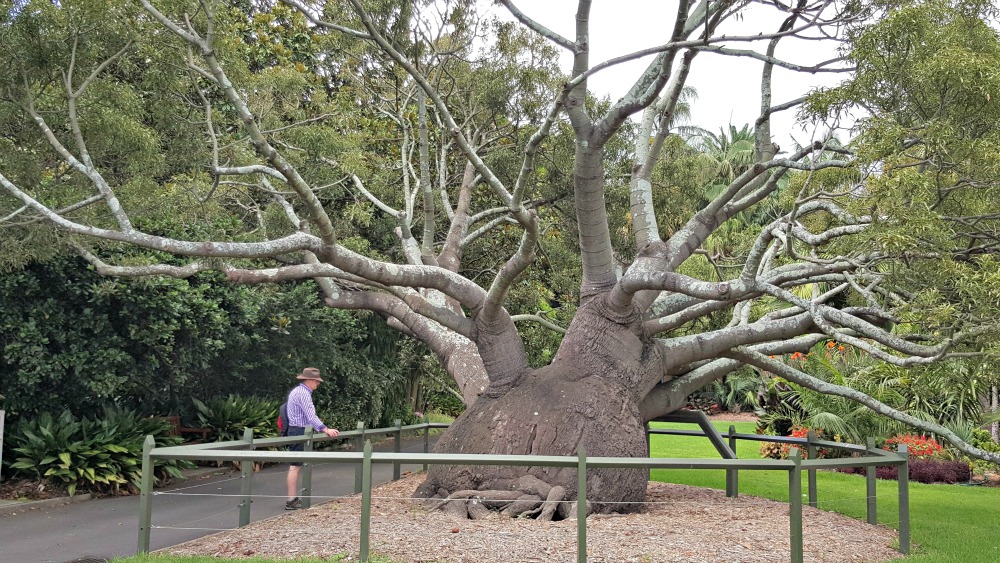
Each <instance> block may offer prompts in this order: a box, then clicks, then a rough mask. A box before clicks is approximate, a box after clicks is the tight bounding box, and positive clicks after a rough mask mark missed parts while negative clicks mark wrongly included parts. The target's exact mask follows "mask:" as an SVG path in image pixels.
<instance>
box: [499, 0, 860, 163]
mask: <svg viewBox="0 0 1000 563" xmlns="http://www.w3.org/2000/svg"><path fill="white" fill-rule="evenodd" d="M515 5H517V6H518V8H520V9H521V11H522V12H524V13H525V14H527V15H528V16H529V17H531V18H533V19H535V20H537V21H538V22H540V23H541V24H542V25H545V26H546V27H548V28H549V29H551V30H553V31H555V32H557V33H559V34H561V35H563V36H564V37H567V38H569V39H572V38H573V37H574V34H575V32H574V26H575V15H576V6H577V2H576V0H521V1H520V2H515ZM676 7H677V4H676V2H668V1H665V0H594V2H593V5H592V7H591V11H590V18H591V59H590V62H591V65H596V64H598V63H601V62H603V61H605V60H607V59H611V58H614V57H617V56H621V55H625V54H628V53H631V52H634V51H638V50H641V49H644V48H648V47H654V46H656V45H661V44H663V43H666V42H667V39H668V36H669V33H670V31H671V29H672V27H673V20H674V14H675V12H676ZM493 10H494V12H495V13H496V14H497V15H498V16H500V17H501V18H503V19H511V17H510V15H509V13H508V12H507V10H506V9H504V8H503V7H502V6H495V7H494V8H493ZM780 23H781V17H780V15H775V14H774V10H773V9H768V8H766V7H764V6H759V5H753V6H751V7H750V8H749V9H748V10H747V11H746V17H745V18H744V19H743V20H742V21H739V22H732V23H731V24H730V25H729V26H727V27H724V28H723V30H722V31H723V33H726V34H727V35H747V36H749V35H755V34H757V33H772V32H774V31H776V30H777V29H778V26H779V25H780ZM828 43H829V42H820V41H803V40H796V39H791V38H786V39H783V40H782V42H781V43H779V44H778V45H779V46H778V50H777V53H776V55H777V56H778V58H781V59H783V60H786V61H789V62H792V63H796V64H802V65H806V66H811V65H813V64H816V63H817V62H820V61H825V60H828V59H831V58H833V57H835V56H836V53H835V51H834V50H833V47H832V46H831V45H828ZM732 46H733V47H736V48H742V49H747V48H751V46H752V47H753V48H754V50H756V51H758V52H763V51H764V49H765V48H766V42H764V41H760V42H756V43H752V44H748V43H736V44H734V45H732ZM560 51H561V52H563V53H564V56H563V68H564V69H565V70H566V71H567V72H568V71H569V68H570V65H571V63H572V60H571V57H570V56H569V54H568V52H567V51H566V50H564V49H561V48H560ZM650 60H651V59H650V58H648V57H647V58H645V59H642V60H640V61H634V62H630V63H625V64H622V65H618V66H616V67H611V68H609V69H606V70H603V71H601V72H599V73H597V74H596V75H594V76H593V77H592V78H591V79H590V84H589V87H590V90H591V91H592V92H595V93H597V94H599V95H600V94H608V95H610V96H611V98H612V99H613V100H617V99H619V98H620V97H621V96H623V95H624V94H625V93H626V92H627V91H628V89H629V87H630V86H631V85H632V83H633V82H634V81H635V79H636V78H637V77H638V76H639V75H640V74H641V73H642V71H643V70H644V69H645V68H646V66H647V65H648V64H649V61H650ZM762 66H763V63H762V62H760V61H758V60H756V59H750V58H746V57H740V58H736V57H726V56H721V55H716V54H713V53H702V54H699V55H698V57H697V58H696V59H695V60H694V63H693V65H692V71H691V75H690V77H689V78H688V81H687V84H688V85H689V86H693V87H694V88H695V89H696V90H697V91H698V99H697V100H696V101H695V102H694V103H693V104H692V114H691V124H692V125H697V126H699V127H703V128H705V129H708V130H709V131H713V132H717V131H718V130H719V128H720V127H728V125H729V124H730V123H732V124H734V125H736V126H737V128H739V127H741V126H742V125H743V124H745V123H750V124H752V123H753V122H754V120H755V119H756V118H757V116H758V115H759V113H760V73H761V69H762ZM844 76H845V75H842V74H833V73H817V74H805V73H796V72H792V71H788V70H785V69H782V68H777V69H775V72H774V77H773V83H772V84H773V92H772V105H776V104H780V103H782V102H785V101H788V100H791V99H794V98H796V97H798V96H801V95H803V94H805V93H806V92H808V91H809V90H810V89H811V88H814V87H817V86H833V85H836V84H837V83H839V82H840V81H841V80H843V79H844ZM794 118H795V110H794V109H792V110H786V111H784V112H780V113H777V114H775V115H774V116H773V117H772V127H771V132H772V135H773V138H774V140H775V142H777V143H778V144H779V145H781V147H782V151H783V152H784V151H787V150H789V149H791V148H792V146H793V145H792V138H794V139H796V140H798V141H799V142H800V143H805V142H808V141H810V140H812V139H813V138H814V137H816V138H819V137H822V132H823V131H824V130H825V128H821V129H820V130H819V132H818V133H817V128H816V127H808V128H807V129H803V128H801V127H797V126H794ZM790 134H791V137H790V136H789V135H790ZM840 137H841V139H845V140H846V138H847V136H846V135H844V134H841V135H840Z"/></svg>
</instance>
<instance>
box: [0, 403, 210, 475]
mask: <svg viewBox="0 0 1000 563" xmlns="http://www.w3.org/2000/svg"><path fill="white" fill-rule="evenodd" d="M169 433H170V425H169V423H167V422H165V421H162V420H155V419H147V418H141V417H139V416H138V415H137V414H136V413H135V411H132V410H128V409H119V408H115V407H108V408H106V409H105V410H104V416H103V417H99V418H94V419H91V418H87V417H84V418H80V419H78V418H77V417H75V416H74V415H73V414H72V413H70V412H69V411H68V410H67V411H63V412H62V414H60V415H59V416H58V417H53V416H52V415H51V414H50V413H48V412H43V413H41V414H40V415H39V416H38V418H36V419H32V420H22V421H21V422H20V423H19V424H18V425H17V427H16V428H15V430H14V432H13V433H12V434H11V435H10V436H9V439H10V441H11V443H12V446H13V447H12V448H11V450H13V451H14V452H17V454H19V455H18V456H17V458H16V461H15V462H14V463H13V464H11V468H12V469H14V470H16V471H18V473H19V474H21V475H26V476H28V477H32V478H34V479H37V480H39V481H43V480H50V481H53V482H56V483H60V484H62V485H63V486H65V487H66V490H67V492H68V493H69V494H70V495H73V494H75V493H76V490H77V489H78V488H79V487H81V486H83V487H85V488H87V489H89V490H93V491H108V492H117V491H119V490H120V487H121V486H122V485H128V484H133V485H136V486H138V485H139V480H140V479H141V477H142V447H143V442H144V440H145V437H146V435H147V434H149V435H152V436H153V437H154V440H155V441H156V445H157V446H174V445H177V444H179V443H180V441H181V440H180V438H178V437H175V436H170V435H169ZM190 466H191V464H190V463H189V462H185V461H169V462H168V461H158V462H157V463H156V466H155V469H154V471H155V472H156V473H158V474H159V477H158V478H161V479H162V478H165V477H168V476H174V477H176V476H179V475H180V469H181V468H183V467H190ZM154 477H156V475H154Z"/></svg>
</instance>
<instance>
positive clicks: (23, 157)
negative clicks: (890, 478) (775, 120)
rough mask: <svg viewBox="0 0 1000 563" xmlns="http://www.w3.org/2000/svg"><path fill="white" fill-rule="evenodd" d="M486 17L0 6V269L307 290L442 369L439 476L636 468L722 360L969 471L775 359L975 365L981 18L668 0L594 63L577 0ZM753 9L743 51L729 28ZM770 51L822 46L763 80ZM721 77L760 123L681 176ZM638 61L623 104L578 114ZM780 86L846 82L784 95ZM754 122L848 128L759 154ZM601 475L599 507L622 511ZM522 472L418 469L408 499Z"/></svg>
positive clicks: (968, 12)
mask: <svg viewBox="0 0 1000 563" xmlns="http://www.w3.org/2000/svg"><path fill="white" fill-rule="evenodd" d="M498 4H500V5H502V6H503V7H504V8H505V9H506V10H507V12H508V13H509V14H510V17H511V19H512V20H513V21H512V22H500V21H493V20H490V19H487V18H483V17H481V16H480V14H479V8H480V6H478V5H477V4H476V3H475V2H471V1H464V0H451V1H444V2H430V1H426V2H425V1H414V2H409V1H401V2H395V1H381V0H378V1H376V0H372V1H368V0H344V1H335V0H330V1H327V2H305V1H300V0H286V1H285V2H284V3H282V4H271V3H269V2H249V3H247V2H222V1H210V0H202V1H198V2H194V1H192V2H188V1H187V0H171V1H155V0H140V1H139V2H138V3H130V2H111V3H108V2H105V1H101V2H95V1H91V0H81V1H72V2H61V3H58V4H54V3H51V2H47V1H42V0H36V1H27V2H17V3H16V4H13V5H12V4H10V3H9V2H8V4H7V8H6V9H5V10H3V13H4V16H3V18H4V19H3V20H2V23H0V39H2V41H0V44H2V47H0V48H2V49H4V50H5V53H6V55H7V58H8V60H9V61H10V62H11V65H12V71H11V72H9V73H7V74H5V75H4V76H2V77H0V92H2V93H3V96H2V98H3V101H2V104H0V124H2V126H0V131H2V132H3V133H2V136H0V149H2V150H0V186H2V187H3V191H2V192H0V193H2V194H3V195H2V196H0V223H2V224H3V225H4V226H5V228H3V229H2V230H0V237H2V238H3V243H4V249H5V251H4V264H6V265H7V267H15V266H17V265H18V264H20V263H23V261H24V260H26V259H28V258H30V257H35V256H44V255H47V254H51V253H53V252H57V251H71V252H74V253H77V254H79V255H80V256H83V257H84V258H85V259H86V260H87V261H89V263H90V264H92V265H93V266H94V267H95V268H96V270H97V271H98V272H100V273H102V274H106V275H111V276H168V277H178V278H185V277H189V276H192V275H195V274H198V273H200V272H206V271H220V272H223V273H224V274H225V276H226V278H227V279H228V280H229V281H231V282H233V283H243V284H257V283H277V282H286V281H294V280H303V279H314V280H316V282H317V284H318V286H319V288H320V291H321V292H322V298H323V302H324V304H325V305H326V306H327V307H332V308H340V309H354V310H370V311H374V312H375V313H377V314H378V315H380V316H381V317H383V318H384V319H386V321H387V322H388V324H389V326H392V327H393V328H396V329H398V330H399V331H401V332H402V333H404V334H406V335H408V336H411V337H413V338H415V339H417V340H420V341H421V342H423V343H424V344H425V345H427V346H428V348H429V349H431V350H432V351H433V352H434V353H435V355H436V356H437V357H438V358H439V360H440V362H441V365H442V366H443V367H444V369H445V370H446V371H447V372H448V373H449V374H450V375H451V376H452V377H454V379H455V381H456V382H457V385H458V388H459V390H460V393H461V395H462V396H463V398H464V400H465V402H466V404H467V405H468V406H469V409H468V410H467V411H466V413H465V414H464V415H463V416H462V418H460V419H459V420H458V421H457V422H456V424H455V425H454V426H453V428H452V429H451V430H450V431H449V433H448V434H446V436H445V437H443V438H442V440H441V441H440V442H439V446H438V447H439V449H442V450H444V451H491V452H495V453H512V452H518V453H520V452H524V451H531V452H552V453H568V452H571V451H575V448H576V447H578V446H580V445H586V447H587V450H588V452H594V453H599V454H603V455H638V454H641V453H642V451H643V450H644V448H645V445H644V444H645V442H644V438H643V437H642V435H641V431H642V425H643V423H644V422H646V421H648V420H651V419H654V418H657V417H659V416H662V415H665V414H667V413H670V412H672V411H674V410H677V409H679V408H682V407H683V405H684V399H685V397H687V396H688V395H689V394H690V393H692V392H693V391H696V390H698V389H700V388H703V387H705V386H708V385H711V384H712V382H714V381H717V380H719V379H720V378H721V377H723V376H725V375H726V374H727V373H731V372H732V371H734V370H736V369H739V368H741V367H743V366H751V367H753V368H754V369H758V370H761V371H766V372H770V373H774V374H777V375H779V376H781V377H783V378H785V379H787V380H788V381H792V382H795V383H797V384H800V385H802V386H804V387H807V388H810V389H814V390H817V391H820V392H822V393H827V394H831V395H835V396H839V397H843V398H846V399H849V400H852V401H855V402H858V403H860V404H862V405H864V406H865V407H867V408H869V409H871V410H873V411H874V412H877V413H880V414H882V415H885V416H888V417H890V418H893V419H895V420H898V421H902V422H904V423H906V424H910V425H912V426H914V427H917V428H921V429H924V430H926V431H929V432H934V433H936V434H938V435H939V436H942V437H945V438H947V439H949V440H950V441H952V442H953V443H954V444H955V445H956V447H958V448H960V449H961V450H963V451H964V452H966V453H969V454H971V455H974V456H979V457H983V458H989V459H993V460H994V461H997V460H998V458H997V456H996V454H990V453H988V452H984V451H982V450H980V449H978V448H975V447H972V446H970V445H969V444H967V443H966V442H965V441H963V440H962V439H961V438H960V436H958V435H956V434H955V433H954V432H952V431H951V430H950V429H948V428H946V427H944V426H942V425H941V424H939V423H938V422H936V421H928V420H924V419H921V418H918V417H915V416H913V415H912V414H909V413H907V412H904V411H902V410H898V409H896V408H892V407H890V406H888V405H886V404H885V403H882V402H880V401H878V400H877V399H876V398H874V397H872V396H871V395H870V394H867V393H865V392H863V391H859V390H858V389H855V388H851V387H849V386H847V385H844V384H843V383H844V382H843V380H838V379H837V378H832V377H823V376H821V375H815V374H809V373H806V372H805V371H803V370H802V369H799V367H797V366H796V365H793V364H790V363H786V362H782V361H780V359H778V358H777V356H779V355H781V354H784V353H790V352H796V351H799V352H805V351H807V350H809V349H810V348H812V347H813V346H814V345H816V344H818V343H821V342H827V341H831V342H835V343H837V344H838V345H843V346H849V347H851V348H852V349H854V350H857V351H858V352H859V353H863V354H865V355H867V356H869V357H871V358H872V359H874V360H876V361H879V362H885V363H887V364H889V365H894V366H898V367H900V368H908V367H912V366H921V365H926V364H931V363H934V362H938V361H940V360H945V359H961V358H962V357H965V356H968V355H987V356H989V355H991V354H993V353H994V349H993V348H994V345H993V342H995V340H996V336H997V334H996V333H997V329H996V327H997V326H1000V323H997V321H998V320H1000V319H997V313H996V295H1000V269H998V267H997V259H996V250H997V241H998V239H997V236H998V230H997V227H998V225H997V220H998V218H1000V216H998V215H997V214H996V213H995V209H996V207H997V203H998V199H997V177H998V170H997V166H998V165H997V160H998V159H997V158H996V156H997V154H1000V150H998V149H1000V143H998V141H1000V130H998V127H997V123H998V122H1000V101H998V100H997V96H996V93H997V92H998V91H1000V88H998V87H1000V73H998V70H997V69H998V68H1000V65H998V63H1000V39H998V34H997V32H996V29H995V27H991V26H990V25H989V22H990V21H994V22H995V17H996V9H995V7H994V6H992V5H991V4H990V3H989V2H981V1H976V0H971V1H965V0H962V1H958V0H956V1H948V0H922V1H918V0H904V1H894V0H891V1H882V0H879V1H870V2H869V1H862V2H856V1H851V2H841V1H836V0H820V1H818V2H814V3H811V4H807V3H804V2H800V3H797V4H794V5H785V4H783V3H781V2H761V3H753V4H747V3H739V2H708V1H705V2H689V1H688V0H680V1H679V2H676V3H674V4H672V5H671V11H672V14H673V20H672V22H671V23H669V24H668V23H665V24H664V27H663V30H662V34H661V36H660V37H656V38H650V47H649V48H648V49H646V50H643V51H640V52H637V53H633V54H630V55H626V56H623V57H619V58H617V59H613V60H609V61H594V60H591V53H590V41H591V34H592V33H594V31H592V30H591V26H590V23H591V22H590V18H589V10H590V6H591V2H590V1H589V0H581V1H580V2H579V3H578V7H577V10H576V13H575V14H573V13H567V14H565V15H564V17H565V18H566V19H567V20H568V21H574V22H575V27H573V29H574V32H573V34H572V35H570V36H564V35H561V34H560V33H557V32H555V31H553V30H551V29H549V28H547V27H545V26H544V25H542V24H540V23H539V22H537V21H536V20H534V19H532V17H531V15H530V9H529V8H527V7H525V8H524V9H522V8H519V7H518V6H517V5H515V3H514V2H512V1H509V0H500V1H499V2H498ZM751 7H753V8H756V9H760V10H764V11H766V12H767V13H768V14H769V15H770V17H771V20H769V22H770V23H768V24H767V25H769V26H770V27H768V28H765V29H760V28H754V29H746V27H747V26H745V25H744V26H743V27H742V28H741V27H740V25H741V24H742V23H745V21H744V18H743V15H744V13H745V11H746V10H748V9H750V8H751ZM623 9H625V8H623ZM635 17H637V18H638V17H649V14H645V13H643V12H642V11H641V10H640V9H638V8H636V14H635ZM795 40H807V41H823V42H830V43H834V44H835V45H836V47H837V49H838V50H839V53H840V55H839V56H837V57H835V58H833V59H831V60H825V61H809V60H796V61H789V60H784V59H782V58H780V57H778V56H777V55H776V53H777V47H778V45H779V44H782V43H784V42H789V41H795ZM560 51H567V52H569V54H570V56H571V57H572V66H571V68H570V69H568V72H565V71H561V70H560V69H559V67H558V64H557V60H558V58H557V54H558V53H559V52H560ZM720 56H722V57H739V58H742V59H746V60H748V61H753V62H754V64H758V65H760V68H761V79H760V81H759V82H758V83H756V84H753V85H740V88H743V89H745V90H746V91H748V92H750V91H754V92H759V99H760V108H761V109H760V114H759V116H758V118H757V119H756V120H755V122H754V123H753V124H751V125H750V126H748V127H746V128H744V129H743V130H742V131H740V130H737V129H736V127H734V128H733V129H732V131H731V132H730V133H729V134H728V135H727V134H726V132H725V131H724V132H723V134H722V135H720V136H714V135H711V136H707V137H705V138H706V139H707V140H708V142H707V143H706V144H707V145H708V148H709V149H711V150H710V151H709V152H708V153H707V154H708V158H707V159H706V157H705V156H700V155H699V154H698V152H699V151H698V148H699V147H697V146H695V147H692V146H691V145H689V144H686V143H684V142H683V141H682V140H681V139H680V138H679V137H678V136H677V135H676V131H677V129H676V116H677V115H678V114H679V113H681V112H682V110H683V109H684V106H683V104H682V99H683V94H684V92H685V86H686V82H687V80H688V77H689V75H690V72H691V68H692V66H693V65H695V64H710V60H711V58H712V57H720ZM802 56H803V58H805V57H807V56H808V53H807V52H803V53H802ZM636 59H643V60H644V61H646V62H648V65H647V67H646V69H645V71H644V72H642V73H641V74H640V75H638V76H637V77H636V78H635V81H634V83H633V84H632V85H631V87H630V89H629V90H628V92H627V93H626V94H625V95H624V96H623V97H621V98H620V99H617V100H608V99H601V98H597V97H595V96H593V95H592V94H591V93H589V92H588V79H589V78H590V77H591V76H593V75H594V74H595V73H597V72H601V70H602V69H605V68H608V67H610V66H614V65H616V64H620V63H622V62H625V61H627V60H636ZM777 68H782V69H786V70H791V71H796V72H804V73H821V72H822V73H827V72H832V73H838V74H840V75H841V76H842V77H843V81H842V83H841V84H840V85H839V86H837V87H835V88H830V89H817V90H814V91H811V92H796V93H791V94H790V95H789V94H787V93H785V92H783V91H781V90H779V89H778V88H777V87H776V85H775V82H776V81H778V80H779V79H778V78H777V76H776V75H775V69H777ZM751 88H752V90H751ZM777 91H781V92H782V93H781V95H783V96H788V97H787V98H784V99H780V100H775V99H774V98H775V92H777ZM782 111H798V112H799V116H800V117H801V118H802V119H809V120H815V121H818V122H821V123H823V122H825V123H829V124H835V123H838V122H839V120H840V118H841V117H842V116H844V115H847V114H850V115H852V116H854V117H856V118H857V125H856V126H855V127H854V129H853V130H852V131H851V132H850V133H851V138H849V139H848V138H840V139H838V138H836V137H835V136H834V135H832V134H831V135H830V136H829V137H828V138H826V139H821V140H819V141H816V142H812V143H811V144H809V145H808V146H803V147H791V148H788V147H785V148H782V147H779V146H778V145H777V144H775V143H774V141H773V139H774V138H775V135H776V132H774V131H772V117H773V116H774V115H775V114H776V113H777V112H782ZM838 134H841V135H842V134H843V132H839V133H838ZM706 160H708V161H709V164H706ZM706 171H709V172H708V173H707V174H706ZM706 186H707V188H706ZM168 219H169V220H168ZM178 221H179V222H180V223H182V224H183V225H184V228H183V229H177V228H168V225H176V224H177V222H178ZM123 245H124V246H137V247H142V248H144V249H146V250H147V251H149V252H144V253H141V254H139V255H136V254H134V253H133V254H128V253H122V252H120V251H119V250H118V249H119V247H121V246H123ZM485 421H489V422H488V423H487V422H485ZM521 471H524V470H521ZM528 471H529V472H530V474H531V475H532V476H534V477H536V478H539V479H541V480H542V481H545V482H547V483H548V484H549V485H553V486H556V485H558V484H560V483H569V482H571V479H570V477H571V476H569V474H568V473H566V472H560V471H558V470H553V471H552V472H547V470H542V469H530V470H528ZM616 471H617V470H616ZM628 471H629V470H621V471H618V472H613V471H610V470H609V472H608V473H607V475H608V478H607V479H604V480H603V481H601V483H602V484H601V485H600V486H602V487H605V488H606V491H607V492H608V497H607V498H609V499H617V500H619V501H627V500H630V499H634V498H636V497H637V496H641V495H642V494H643V493H642V491H644V487H643V488H642V491H640V490H639V485H638V484H637V483H639V482H640V477H641V476H639V475H638V474H637V473H636V474H634V475H633V474H632V473H629V472H628ZM633 473H634V472H633ZM602 475H604V474H603V473H602ZM621 476H625V478H620V477H621ZM517 479H518V475H517V474H515V473H510V470H509V468H508V469H503V470H501V469H498V470H497V471H496V473H490V474H488V475H486V476H484V474H476V475H472V474H469V473H467V472H466V473H463V472H462V470H459V469H453V468H441V469H440V470H438V469H435V470H434V471H432V472H431V474H430V476H429V477H428V483H427V485H428V488H429V489H428V490H427V491H425V492H427V493H428V494H435V493H439V492H440V491H443V490H456V489H461V488H480V489H481V488H494V487H498V488H503V487H504V486H505V485H504V483H508V484H509V483H510V482H514V481H516V480H517ZM595 486H597V485H595ZM522 490H523V489H522ZM552 494H555V493H552ZM560 494H562V493H560ZM568 494H570V496H571V493H568ZM598 509H600V508H598ZM608 509H610V508H608Z"/></svg>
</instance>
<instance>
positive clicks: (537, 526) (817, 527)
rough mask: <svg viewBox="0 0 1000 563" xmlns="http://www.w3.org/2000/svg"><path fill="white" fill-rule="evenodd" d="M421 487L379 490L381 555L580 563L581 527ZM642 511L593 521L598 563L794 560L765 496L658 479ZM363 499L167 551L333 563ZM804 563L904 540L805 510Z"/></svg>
mask: <svg viewBox="0 0 1000 563" xmlns="http://www.w3.org/2000/svg"><path fill="white" fill-rule="evenodd" d="M422 480H423V475H422V474H414V475H409V476H406V477H404V478H403V479H401V480H399V481H396V482H393V483H387V484H385V485H382V486H380V487H377V488H375V489H374V490H373V493H372V495H373V501H372V518H371V536H370V546H371V554H372V555H384V556H388V557H391V558H392V559H393V561H399V562H440V563H459V562H462V563H464V562H469V563H471V562H477V563H482V562H494V561H495V562H501V561H503V562H506V561H523V562H536V561H537V562H550V561H556V562H562V561H565V562H571V561H576V560H577V555H576V543H577V539H576V534H577V531H576V520H564V521H560V522H537V521H535V520H530V519H509V518H506V517H502V516H500V515H499V514H496V513H493V514H491V515H490V517H488V518H486V519H483V520H467V519H458V518H455V517H453V516H449V515H448V514H445V513H444V512H442V511H428V509H427V508H426V507H425V504H426V503H425V502H422V501H420V500H415V499H411V498H409V497H411V496H412V494H413V491H414V489H415V488H416V486H417V485H418V484H419V483H420V482H421V481H422ZM647 502H649V503H650V504H648V505H647V506H646V509H645V510H644V511H643V512H641V513H638V514H629V515H593V516H591V517H589V518H588V519H587V557H588V561H591V562H616V563H617V562H633V561H634V562H641V563H652V562H667V561H669V562H715V561H718V562H723V561H725V562H729V561H740V562H741V563H757V562H765V561H788V560H789V542H788V505H787V504H785V503H780V502H775V501H772V500H767V499H763V498H759V497H749V496H740V497H739V498H736V499H730V498H726V496H725V493H724V492H723V491H719V490H714V489H705V488H700V487H691V486H686V485H673V484H668V483H659V482H650V483H649V493H648V496H647ZM360 514H361V499H360V497H359V496H353V497H347V498H342V499H337V500H335V501H332V502H328V503H324V504H320V505H316V506H314V507H313V508H311V509H309V510H300V511H296V512H289V513H287V514H283V515H280V516H276V517H273V518H269V519H267V520H261V521H259V522H254V523H252V524H250V525H249V526H246V527H244V528H240V529H238V530H232V531H226V532H222V533H219V534H215V535H212V536H207V537H203V538H200V539H197V540H193V541H190V542H187V543H183V544H180V545H177V546H174V547H172V548H168V549H166V550H164V551H165V552H167V553H171V554H176V555H208V556H214V557H229V558H243V557H274V558H301V557H332V556H334V555H338V554H349V558H348V559H347V560H356V558H357V556H358V547H359V542H360ZM802 518H803V529H804V544H805V560H806V561H809V562H816V561H823V562H831V563H833V562H836V563H843V562H848V561H859V562H860V561H888V560H891V559H895V558H899V557H902V556H901V555H900V554H899V553H898V552H897V551H895V550H894V549H892V547H891V545H892V544H893V542H894V541H895V540H896V539H897V537H898V535H897V532H896V531H895V530H893V529H891V528H887V527H884V526H871V525H869V524H867V523H865V522H863V521H859V520H854V519H852V518H848V517H846V516H842V515H840V514H836V513H833V512H826V511H822V510H818V509H814V508H811V507H808V506H805V507H803V510H802Z"/></svg>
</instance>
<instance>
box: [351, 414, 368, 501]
mask: <svg viewBox="0 0 1000 563" xmlns="http://www.w3.org/2000/svg"><path fill="white" fill-rule="evenodd" d="M364 449H365V423H364V422H362V421H360V420H359V421H358V435H357V436H355V437H354V451H356V452H360V451H363V450H364ZM361 466H362V463H361V462H360V461H359V462H358V463H356V464H354V494H358V493H360V492H361V487H362V473H363V468H362V467H361Z"/></svg>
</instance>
